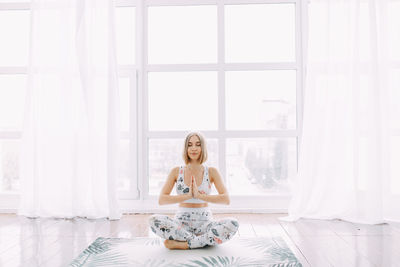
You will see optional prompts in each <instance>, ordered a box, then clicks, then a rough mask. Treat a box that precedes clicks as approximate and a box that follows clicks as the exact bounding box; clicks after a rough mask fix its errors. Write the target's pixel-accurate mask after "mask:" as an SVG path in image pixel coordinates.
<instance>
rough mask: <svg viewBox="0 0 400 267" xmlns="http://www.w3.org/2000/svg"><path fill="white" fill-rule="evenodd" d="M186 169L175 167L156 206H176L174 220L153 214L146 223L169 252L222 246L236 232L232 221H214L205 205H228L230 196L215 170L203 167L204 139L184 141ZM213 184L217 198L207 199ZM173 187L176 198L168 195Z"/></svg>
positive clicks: (196, 137)
mask: <svg viewBox="0 0 400 267" xmlns="http://www.w3.org/2000/svg"><path fill="white" fill-rule="evenodd" d="M183 159H184V161H185V164H186V165H185V166H180V167H175V168H173V169H172V170H171V172H170V174H169V175H168V178H167V181H166V182H165V184H164V186H163V188H162V190H161V193H160V197H159V204H160V205H165V204H174V203H179V209H178V211H177V212H176V214H175V217H174V218H170V217H168V216H166V215H160V214H155V215H152V216H151V217H150V219H149V224H150V228H151V230H152V231H153V232H154V233H155V234H157V235H158V236H160V237H162V238H165V242H164V245H165V246H166V247H167V248H169V249H193V248H200V247H205V246H207V245H208V246H212V245H216V244H221V243H223V242H225V241H227V240H229V239H231V238H232V236H233V235H234V234H235V233H236V232H237V230H238V227H239V223H238V221H237V220H236V219H234V218H225V219H222V220H219V221H214V220H213V218H212V213H211V210H210V209H209V207H208V203H207V202H211V203H219V204H226V205H229V195H228V192H227V190H226V188H225V185H224V183H223V181H222V178H221V175H220V174H219V172H218V170H217V169H216V168H213V167H210V168H208V167H207V166H203V165H202V164H203V163H204V162H205V161H206V160H207V148H206V143H205V139H204V137H203V136H202V135H201V134H200V133H197V132H192V133H189V134H188V135H187V136H186V139H185V145H184V151H183ZM212 183H214V185H215V188H216V189H217V191H218V193H219V194H218V195H209V194H210V191H211V185H212ZM174 185H175V186H176V192H177V195H176V196H175V195H174V196H172V195H170V193H171V191H172V189H173V187H174Z"/></svg>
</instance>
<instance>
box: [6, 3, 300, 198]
mask: <svg viewBox="0 0 400 267" xmlns="http://www.w3.org/2000/svg"><path fill="white" fill-rule="evenodd" d="M116 4H117V8H116V27H117V36H116V37H117V55H118V65H119V89H120V94H119V95H120V98H121V99H120V103H121V122H122V132H121V150H120V155H121V161H120V170H121V171H120V177H119V179H118V189H119V193H120V197H121V199H125V198H128V199H137V198H141V199H149V198H152V197H155V196H156V195H157V194H158V193H159V191H160V189H161V186H162V184H163V183H164V181H165V179H166V177H167V175H168V173H169V171H170V170H171V168H172V167H173V166H177V165H182V164H184V163H183V160H182V156H181V155H182V149H183V138H184V137H185V134H186V133H187V132H188V131H191V130H199V131H202V132H203V133H204V134H205V136H206V138H207V140H208V150H209V160H208V162H207V163H206V164H207V165H209V166H215V167H218V169H219V171H220V173H221V174H222V176H223V178H224V179H225V183H226V185H227V187H228V188H229V191H230V194H231V195H232V197H235V196H240V197H243V196H248V197H250V196H276V195H287V194H288V181H289V180H290V179H291V178H292V177H293V176H294V175H295V174H296V172H297V153H298V152H297V151H298V149H297V147H298V139H299V136H300V132H299V128H300V127H299V125H300V124H301V106H302V75H303V74H302V73H303V70H302V69H301V66H302V62H301V60H302V56H301V16H302V14H301V8H300V6H301V4H300V0H287V1H286V0H284V1H271V0H265V1H263V0H257V1H254V2H252V1H247V0H243V1H238V0H235V1H231V0H223V1H211V0H199V1H188V0H174V1H168V0H119V1H118V0H117V1H116ZM29 8H30V3H29V1H25V2H24V1H21V2H20V3H14V4H9V3H2V2H1V1H0V36H2V41H1V42H0V58H1V61H0V160H1V162H0V183H1V185H0V191H1V192H2V193H4V192H15V193H18V188H19V178H18V155H19V138H20V136H21V131H22V128H21V123H22V118H23V114H22V113H23V106H24V98H25V97H24V94H25V85H26V67H27V62H28V46H29V16H30V11H29ZM214 190H215V188H214Z"/></svg>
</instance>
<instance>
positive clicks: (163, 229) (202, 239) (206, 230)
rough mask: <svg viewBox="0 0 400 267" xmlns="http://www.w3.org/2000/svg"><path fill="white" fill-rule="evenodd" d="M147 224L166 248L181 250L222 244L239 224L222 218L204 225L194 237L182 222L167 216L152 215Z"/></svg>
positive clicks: (230, 236) (234, 232)
mask: <svg viewBox="0 0 400 267" xmlns="http://www.w3.org/2000/svg"><path fill="white" fill-rule="evenodd" d="M149 224H150V228H151V230H152V231H153V232H154V233H155V234H156V235H158V236H160V237H162V238H164V239H166V241H165V246H166V247H168V248H181V249H182V248H183V249H187V248H200V247H204V246H206V245H209V246H213V245H216V244H222V243H224V242H226V241H228V240H229V239H231V238H232V237H233V236H234V235H235V234H236V232H237V230H238V228H239V223H238V221H237V220H236V219H235V218H224V219H221V220H219V221H210V222H209V223H206V224H204V225H203V226H202V227H203V229H202V231H201V232H202V234H200V235H198V236H196V235H194V234H193V233H191V232H189V231H187V230H186V229H185V228H186V226H187V225H185V222H184V221H178V220H176V219H172V218H170V217H168V216H167V215H159V214H155V215H152V216H151V217H150V218H149ZM175 240H176V241H175ZM177 241H187V242H177ZM183 243H185V244H183ZM186 244H187V245H186Z"/></svg>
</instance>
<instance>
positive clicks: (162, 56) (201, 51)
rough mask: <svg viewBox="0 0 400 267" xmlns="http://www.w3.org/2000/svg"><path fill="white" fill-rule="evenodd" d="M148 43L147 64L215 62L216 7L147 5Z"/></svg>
mask: <svg viewBox="0 0 400 267" xmlns="http://www.w3.org/2000/svg"><path fill="white" fill-rule="evenodd" d="M148 45H149V53H148V61H149V63H150V64H166V63H167V64H182V63H215V62H216V61H217V7H216V6H207V5H204V6H157V7H149V13H148Z"/></svg>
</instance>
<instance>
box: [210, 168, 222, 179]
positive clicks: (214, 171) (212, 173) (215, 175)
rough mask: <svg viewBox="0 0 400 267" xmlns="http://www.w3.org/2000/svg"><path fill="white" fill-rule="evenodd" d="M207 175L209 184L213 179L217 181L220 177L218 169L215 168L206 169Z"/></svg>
mask: <svg viewBox="0 0 400 267" xmlns="http://www.w3.org/2000/svg"><path fill="white" fill-rule="evenodd" d="M208 173H209V176H210V181H211V182H214V179H218V178H219V177H220V174H219V172H218V169H217V168H215V167H208Z"/></svg>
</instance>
